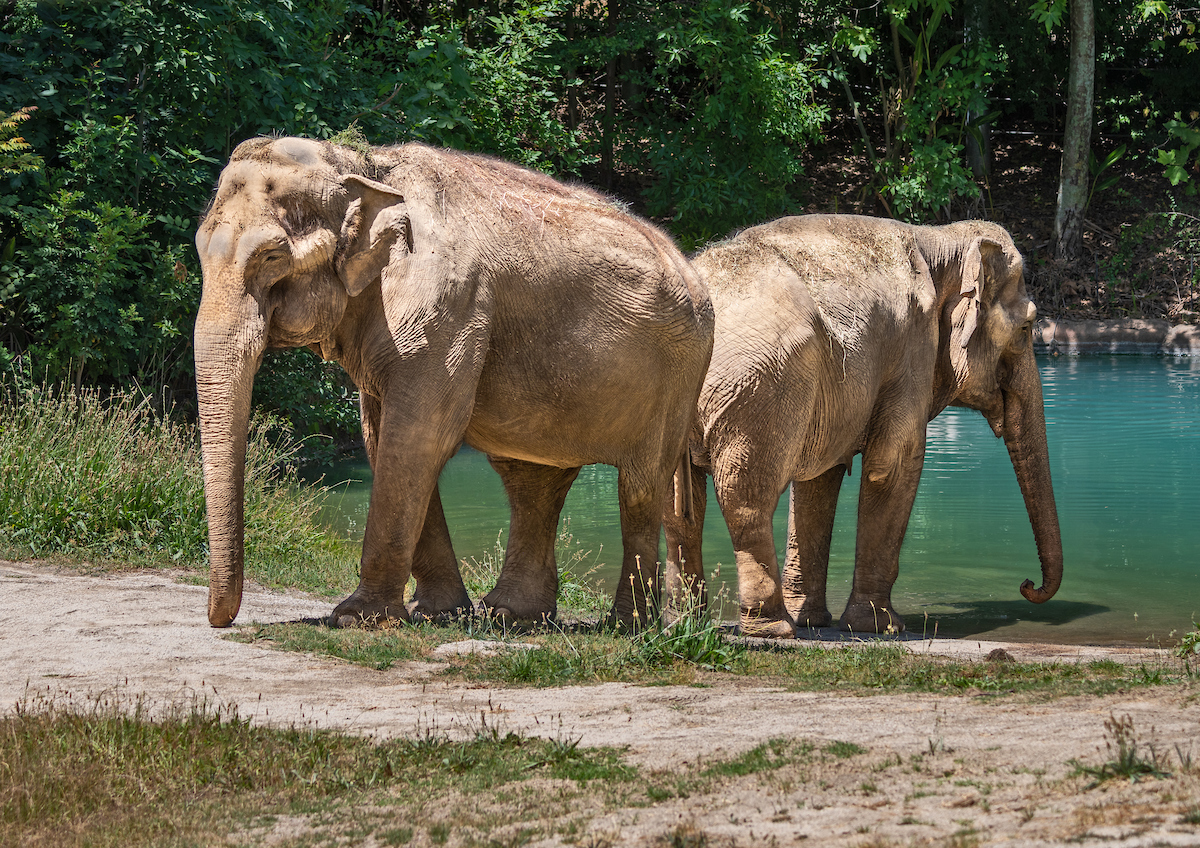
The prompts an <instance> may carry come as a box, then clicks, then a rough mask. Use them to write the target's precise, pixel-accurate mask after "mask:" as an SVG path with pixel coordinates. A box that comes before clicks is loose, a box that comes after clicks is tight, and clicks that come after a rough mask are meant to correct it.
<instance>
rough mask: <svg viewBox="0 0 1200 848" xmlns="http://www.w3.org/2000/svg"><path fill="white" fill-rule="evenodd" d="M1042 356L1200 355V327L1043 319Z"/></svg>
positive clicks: (1038, 339) (1038, 336)
mask: <svg viewBox="0 0 1200 848" xmlns="http://www.w3.org/2000/svg"><path fill="white" fill-rule="evenodd" d="M1033 344H1034V349H1035V350H1036V351H1037V352H1038V353H1049V354H1062V355H1067V356H1075V355H1080V354H1094V353H1120V354H1140V355H1143V356H1200V326H1198V325H1195V324H1174V325H1173V324H1171V323H1170V322H1169V321H1163V320H1158V319H1154V318H1122V319H1119V320H1111V321H1079V320H1073V319H1068V318H1062V319H1059V318H1042V319H1041V320H1039V321H1038V322H1037V324H1036V325H1035V326H1034V328H1033Z"/></svg>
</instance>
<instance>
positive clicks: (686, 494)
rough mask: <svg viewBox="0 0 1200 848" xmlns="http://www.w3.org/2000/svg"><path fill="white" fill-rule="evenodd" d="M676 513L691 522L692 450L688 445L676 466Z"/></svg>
mask: <svg viewBox="0 0 1200 848" xmlns="http://www.w3.org/2000/svg"><path fill="white" fill-rule="evenodd" d="M674 483H675V515H676V516H677V517H679V518H682V519H683V520H684V521H686V522H688V523H689V524H690V523H691V521H692V516H693V514H694V512H693V510H692V452H691V450H690V449H689V448H687V447H686V446H685V447H684V449H683V453H682V454H681V455H680V457H679V465H677V466H676V467H675V481H674Z"/></svg>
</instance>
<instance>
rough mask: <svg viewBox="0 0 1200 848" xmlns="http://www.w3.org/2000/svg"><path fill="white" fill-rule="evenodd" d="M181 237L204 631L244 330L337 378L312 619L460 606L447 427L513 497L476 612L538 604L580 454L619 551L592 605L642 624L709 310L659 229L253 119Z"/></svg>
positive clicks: (239, 499) (547, 184)
mask: <svg viewBox="0 0 1200 848" xmlns="http://www.w3.org/2000/svg"><path fill="white" fill-rule="evenodd" d="M196 248H197V251H198V253H199V256H200V263H201V268H202V272H203V292H202V296H201V302H200V307H199V312H198V315H197V318H196V326H195V337H194V341H195V345H194V348H195V361H196V384H197V396H198V406H199V419H200V433H201V448H202V456H203V465H204V485H205V500H206V508H207V517H208V527H209V542H210V554H211V572H210V583H209V602H208V618H209V622H210V623H211V624H212V625H213V626H214V627H221V626H227V625H229V624H230V623H232V621H233V620H234V618H235V616H236V615H237V612H238V609H239V606H240V603H241V590H242V579H243V565H244V544H243V542H244V526H245V525H244V506H243V499H244V472H245V455H246V442H247V427H248V422H249V415H250V395H251V388H252V385H253V380H254V375H255V373H256V371H257V370H258V368H259V367H260V365H261V362H262V356H263V352H264V350H266V349H268V348H287V347H302V346H306V347H308V348H310V349H312V350H313V351H314V352H316V353H318V354H319V355H320V356H322V357H323V358H324V359H326V360H332V361H336V362H338V363H339V364H340V365H341V366H342V367H343V368H344V369H345V371H346V372H347V374H348V375H349V376H350V378H351V379H352V380H353V382H354V384H355V385H356V386H357V387H358V391H359V396H360V412H361V418H362V429H363V440H364V443H365V445H366V451H367V457H368V460H369V462H370V464H371V467H372V469H373V472H374V484H373V489H372V494H371V502H370V505H369V508H368V514H367V521H366V528H365V536H364V540H363V545H362V555H361V561H360V568H359V583H358V586H357V588H356V589H355V590H354V592H353V593H352V594H351V595H350V596H349V597H347V598H346V599H345V600H343V601H342V602H341V603H339V604H338V605H337V606H336V607H335V609H334V610H333V614H332V616H331V617H330V622H331V623H332V624H335V625H343V626H344V625H349V624H353V623H355V622H359V621H372V620H380V619H387V618H391V619H399V620H410V619H411V618H412V617H413V616H425V617H431V618H432V617H438V616H442V615H449V614H455V613H458V612H463V611H468V610H470V609H471V599H470V598H469V597H468V596H467V592H466V589H465V588H464V585H463V582H462V578H461V576H460V575H459V571H458V564H457V561H456V560H455V557H454V551H453V548H452V546H451V542H450V536H449V530H448V528H447V526H446V519H445V516H444V513H443V510H442V503H441V498H440V494H439V492H438V486H437V481H438V476H439V474H440V472H441V470H442V467H443V465H444V464H445V463H446V461H447V460H448V459H449V458H450V456H452V455H453V454H454V453H455V451H456V450H457V449H458V448H459V446H460V445H461V444H462V443H464V442H465V443H467V444H469V445H471V446H473V447H475V448H476V449H478V450H480V451H482V452H484V453H486V454H487V455H488V456H489V457H490V459H491V461H492V463H493V465H494V466H495V467H496V469H497V471H499V473H500V475H501V477H502V478H503V482H504V485H505V489H506V491H507V492H508V495H509V497H510V501H511V507H512V526H511V531H510V536H509V542H508V549H507V551H506V558H505V563H504V567H503V568H502V571H501V574H500V576H499V577H498V580H497V583H496V586H495V588H494V589H493V590H492V591H491V592H489V593H488V594H487V595H486V597H485V598H484V599H483V600H482V602H481V603H482V605H483V606H484V607H485V608H486V609H487V610H488V611H489V612H492V613H494V614H497V615H502V616H511V617H513V618H517V619H533V620H538V619H542V618H546V617H549V616H553V615H554V614H555V611H556V609H555V594H556V588H557V570H556V568H555V562H554V535H555V529H556V525H557V521H558V513H559V511H560V510H561V509H562V504H563V499H564V498H565V496H566V492H567V490H568V489H569V487H570V485H571V482H572V481H573V480H574V478H575V475H576V474H577V473H578V471H579V469H580V467H581V466H583V465H588V464H592V463H606V464H610V465H613V466H616V468H617V469H618V497H619V503H620V516H621V533H622V541H623V547H624V551H623V560H622V572H621V574H622V578H621V581H620V584H619V585H618V587H617V591H616V595H615V598H614V601H613V611H612V615H613V616H614V617H615V618H616V619H617V621H618V622H620V623H622V624H626V625H636V624H637V623H638V622H644V621H646V620H647V617H648V615H649V614H650V613H651V607H652V604H653V601H654V599H655V598H656V597H657V596H656V593H657V591H658V575H657V573H656V569H657V568H658V561H659V557H658V544H659V532H660V526H661V518H660V515H659V503H660V500H661V499H662V497H663V495H664V492H666V491H668V490H670V488H671V482H672V475H673V474H674V473H675V471H676V468H677V466H679V465H680V464H681V463H682V462H683V457H684V455H685V453H686V445H687V438H688V431H689V428H690V426H691V414H692V412H691V411H692V409H693V408H694V406H695V401H696V397H697V396H698V394H699V392H700V386H701V383H702V382H703V379H704V374H705V371H706V369H707V366H708V359H709V356H710V354H711V351H712V330H713V321H714V317H713V312H712V305H711V303H710V302H709V299H708V294H707V292H706V290H705V287H704V284H703V282H702V280H701V278H700V276H699V275H698V274H697V273H696V272H695V271H694V270H693V269H692V268H691V266H690V265H689V264H688V262H687V260H686V259H685V258H684V256H683V255H682V254H681V253H680V252H679V250H678V249H677V248H676V246H675V244H674V242H672V241H671V239H670V238H669V237H667V236H666V235H665V234H664V233H663V232H661V231H660V230H659V229H657V228H655V227H654V226H652V225H650V224H649V223H647V222H645V221H643V220H641V219H639V218H637V217H635V216H633V215H630V214H628V213H627V212H626V211H624V210H623V209H622V208H621V207H619V206H618V205H617V204H615V203H614V202H613V201H611V200H609V199H608V198H607V197H605V196H603V195H601V194H598V193H596V192H594V191H592V190H590V189H586V188H582V187H573V186H568V185H565V184H562V183H560V182H558V181H556V180H554V179H552V178H550V177H548V176H546V175H544V174H541V173H538V172H535V171H532V170H528V169H525V168H521V167H519V166H516V165H514V164H511V163H508V162H505V161H502V160H499V159H495V158H490V157H485V156H480V155H472V154H467V153H462V152H458V151H453V150H447V149H439V148H434V147H431V146H427V145H423V144H420V143H409V144H403V145H397V146H389V147H370V148H366V149H363V150H358V149H352V148H350V147H347V146H342V145H335V144H332V143H328V142H323V141H316V140H311V139H301V138H258V139H252V140H249V141H245V142H243V143H241V144H240V145H238V146H237V148H236V149H235V150H234V151H233V153H232V155H231V157H230V160H229V162H228V163H227V165H226V166H225V168H224V169H223V170H222V172H221V175H220V178H219V181H218V184H217V187H216V191H215V194H214V197H213V200H212V202H211V203H210V205H209V208H208V209H207V211H206V212H205V214H204V216H203V218H202V220H201V222H200V224H199V226H198V229H197V233H196ZM410 576H411V577H412V578H413V579H414V581H415V589H414V592H413V596H412V598H411V599H409V600H407V601H406V599H405V589H406V585H407V583H408V581H409V578H410Z"/></svg>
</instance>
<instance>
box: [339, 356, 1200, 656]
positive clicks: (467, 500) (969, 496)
mask: <svg viewBox="0 0 1200 848" xmlns="http://www.w3.org/2000/svg"><path fill="white" fill-rule="evenodd" d="M1039 364H1040V367H1041V372H1042V382H1043V387H1044V393H1045V402H1046V424H1047V434H1048V439H1049V442H1050V456H1051V473H1052V474H1053V477H1054V487H1055V496H1056V499H1057V502H1058V509H1059V518H1060V522H1061V524H1062V536H1063V550H1064V555H1065V560H1066V564H1065V569H1064V577H1063V585H1062V588H1061V589H1060V590H1059V592H1058V594H1057V595H1056V596H1055V597H1054V598H1053V599H1052V600H1051V601H1049V602H1048V603H1046V604H1043V605H1040V606H1037V605H1034V604H1030V603H1029V602H1027V601H1026V600H1025V599H1024V598H1022V597H1021V596H1020V594H1019V592H1018V590H1017V587H1018V586H1019V585H1020V583H1021V581H1022V580H1024V579H1025V578H1029V579H1031V580H1033V581H1034V583H1035V584H1038V585H1040V584H1041V572H1040V568H1039V565H1038V560H1037V549H1036V547H1035V545H1034V541H1033V532H1032V531H1031V530H1030V527H1029V520H1028V518H1027V516H1026V513H1025V507H1024V503H1023V501H1022V499H1021V493H1020V489H1019V488H1018V486H1017V481H1016V477H1015V475H1014V474H1013V471H1012V466H1011V464H1010V463H1009V460H1008V454H1007V452H1006V451H1005V449H1004V443H1003V442H1002V441H1000V440H998V439H996V438H995V437H994V436H993V435H992V432H991V430H990V429H989V428H988V426H987V423H986V422H985V421H984V420H983V417H982V416H980V415H979V414H978V413H976V412H973V411H970V410H962V409H949V410H946V411H945V412H943V413H942V414H941V415H940V416H938V417H937V418H936V419H934V421H933V422H932V423H931V424H930V426H929V439H928V448H927V453H926V460H925V471H924V474H923V475H922V477H921V485H920V489H919V491H918V494H917V500H916V504H915V506H914V508H913V513H912V519H911V521H910V522H909V528H908V535H907V537H906V539H905V543H904V547H903V548H902V550H901V553H900V578H899V580H898V581H897V582H896V587H895V590H894V592H893V603H894V604H895V606H896V609H897V610H898V611H899V612H900V613H901V615H903V616H904V617H905V621H906V623H907V625H908V628H909V630H911V631H916V632H918V633H920V632H927V633H929V634H933V633H935V632H936V633H939V634H942V635H955V636H970V635H977V636H979V637H980V638H996V639H1007V640H1016V641H1053V642H1064V643H1095V644H1105V643H1123V644H1129V643H1133V644H1137V643H1146V642H1154V641H1158V640H1164V639H1170V637H1171V634H1172V633H1176V634H1178V633H1181V632H1185V631H1187V630H1190V629H1191V628H1192V624H1191V622H1192V621H1193V620H1194V619H1195V618H1196V617H1200V509H1198V508H1197V505H1198V504H1200V359H1196V358H1193V359H1187V358H1178V359H1176V358H1157V357H1139V356H1124V357H1122V356H1089V357H1052V358H1051V357H1047V358H1042V359H1040V360H1039ZM325 473H326V482H327V483H328V482H336V481H340V480H347V479H351V480H355V481H358V482H354V483H350V484H348V485H346V486H344V487H340V488H339V489H338V491H337V493H336V494H335V495H333V497H332V499H331V506H332V507H333V508H334V510H335V513H333V514H331V515H330V520H331V522H333V523H334V524H335V525H337V526H339V527H340V528H342V529H344V530H346V531H347V532H350V533H352V534H356V535H361V533H362V527H363V525H364V524H365V518H366V503H367V498H368V494H369V490H370V470H369V468H368V467H367V465H366V462H365V460H359V461H357V462H347V463H342V464H339V465H338V466H335V467H332V468H329V469H325ZM709 486H710V492H709V510H708V515H707V516H706V520H705V537H704V538H705V542H704V552H705V554H704V555H705V563H706V565H707V567H708V571H709V580H710V591H712V592H713V593H714V595H715V594H718V593H720V592H721V591H722V590H724V592H725V593H726V596H727V597H728V598H730V599H734V598H736V593H737V588H736V581H735V575H734V572H733V569H732V567H731V566H732V563H733V548H732V545H731V544H730V541H729V534H728V532H727V531H726V529H725V526H724V524H723V522H722V520H721V517H720V512H719V510H718V509H717V506H716V500H715V498H714V497H713V496H712V492H711V482H710V484H709ZM441 490H442V499H443V502H444V505H445V509H446V518H447V521H448V523H449V525H450V533H451V536H452V538H453V541H454V546H455V552H456V553H457V555H458V556H459V558H460V559H461V558H463V557H470V556H480V555H481V554H482V553H483V552H484V551H487V550H491V549H492V548H493V546H494V545H495V544H496V539H497V536H498V534H500V533H506V532H507V526H508V506H507V504H506V502H505V499H504V490H503V487H502V486H501V484H500V479H499V477H497V476H496V474H495V472H493V471H492V469H491V467H490V466H489V465H488V462H487V459H486V457H484V456H483V455H481V454H479V453H476V452H475V451H472V450H470V449H464V450H463V451H460V453H459V454H458V455H457V456H455V457H454V458H453V459H452V460H451V461H450V462H449V463H448V464H447V466H446V469H445V470H444V471H443V473H442V477H441ZM857 497H858V463H857V462H856V464H855V473H854V475H853V476H852V477H850V478H849V479H847V480H846V481H845V484H844V485H843V487H842V495H841V500H840V502H839V507H838V518H837V523H836V525H835V528H834V540H833V551H832V554H831V561H830V568H829V604H830V610H831V611H832V612H833V614H834V616H835V618H836V617H837V616H838V615H839V614H840V613H841V610H842V607H843V606H844V605H845V601H846V598H847V596H848V595H849V593H850V580H851V575H852V569H853V561H854V529H855V511H856V503H857ZM786 513H787V497H786V495H785V496H784V497H782V498H781V499H780V508H779V510H778V511H777V512H776V515H775V535H776V545H777V549H778V550H779V552H780V554H782V553H783V551H784V545H785V541H786V535H787V514H786ZM563 516H564V519H565V520H569V521H570V530H571V533H572V535H573V537H574V539H575V542H576V544H578V545H579V546H581V548H582V549H583V550H586V551H591V552H592V556H590V557H589V558H588V562H589V563H590V564H591V565H595V564H597V563H599V564H601V565H600V567H599V568H597V569H596V571H595V572H593V574H594V576H595V577H596V578H597V579H599V580H600V581H601V582H602V583H604V584H606V588H608V590H609V591H611V589H612V584H613V582H614V581H615V579H616V577H617V575H618V574H619V572H620V552H621V538H620V528H619V519H618V510H617V492H616V470H615V469H613V468H610V467H608V466H592V467H589V468H585V469H583V471H582V472H581V473H580V475H579V479H578V480H577V481H576V483H575V485H574V487H573V488H572V489H571V493H570V495H569V496H568V498H567V503H566V507H565V508H564V510H563Z"/></svg>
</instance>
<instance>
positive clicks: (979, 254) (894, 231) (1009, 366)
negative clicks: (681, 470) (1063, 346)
mask: <svg viewBox="0 0 1200 848" xmlns="http://www.w3.org/2000/svg"><path fill="white" fill-rule="evenodd" d="M693 264H694V265H695V267H696V268H697V269H699V270H700V271H701V273H702V274H703V275H704V276H705V279H706V282H707V284H708V288H709V294H710V296H711V298H712V301H713V307H714V309H715V310H716V314H717V326H716V336H715V344H714V347H713V355H712V364H711V366H710V367H709V371H708V376H707V377H706V378H705V381H704V388H703V389H702V390H701V393H700V399H699V402H698V404H697V407H696V419H695V422H694V425H693V431H692V437H691V456H692V463H693V466H692V476H693V480H692V481H691V486H690V488H691V492H692V497H693V498H694V499H695V500H694V503H693V512H694V514H695V516H696V517H697V519H700V518H702V517H703V514H704V509H705V503H704V500H705V497H706V487H705V482H706V480H705V477H706V474H707V472H709V471H711V473H712V476H713V483H714V487H715V491H716V496H717V500H718V502H719V503H720V507H721V510H722V513H723V515H724V518H725V522H726V524H727V526H728V527H729V532H730V535H731V536H732V539H733V547H734V551H735V553H736V560H737V569H738V586H739V601H740V606H741V624H742V628H743V632H744V633H746V634H749V635H756V636H773V637H783V638H790V637H792V636H794V635H795V634H794V630H793V625H794V624H795V625H799V626H810V627H820V626H826V625H828V624H830V623H831V621H832V617H831V616H830V613H829V610H828V608H827V604H826V599H825V580H826V574H827V570H828V566H829V546H830V539H831V536H832V532H833V519H834V510H835V509H836V507H837V498H838V491H839V489H840V487H841V484H842V478H843V477H844V476H845V475H847V474H849V473H850V471H851V467H852V462H853V458H854V456H855V455H856V454H861V455H862V472H861V473H862V482H861V490H860V493H859V501H858V538H857V544H856V548H855V561H854V584H853V589H852V590H851V593H850V599H849V601H848V602H847V604H846V610H845V612H844V613H842V617H841V622H840V623H841V626H842V628H843V629H852V630H855V631H860V632H861V631H865V632H884V631H887V630H902V629H903V628H904V622H903V620H902V619H901V617H900V616H899V615H898V614H897V613H896V611H895V610H894V609H893V608H892V600H891V593H892V586H893V584H894V583H895V582H896V576H897V574H898V571H899V555H900V545H901V542H902V541H903V540H904V533H905V530H906V529H907V526H908V519H909V514H910V513H911V511H912V506H913V499H914V498H915V496H916V492H917V482H918V481H919V479H920V476H921V467H922V464H923V462H924V457H925V428H926V425H927V424H928V422H929V421H930V420H932V419H933V417H934V416H936V415H937V414H938V413H939V412H941V411H942V410H943V409H945V408H946V407H947V406H951V405H953V406H965V407H970V408H972V409H977V410H979V411H980V412H982V413H983V415H984V417H985V418H986V419H987V421H988V424H990V425H991V428H992V430H993V432H995V434H996V435H997V436H999V437H1003V439H1004V442H1005V444H1006V445H1007V447H1008V452H1009V455H1010V458H1011V459H1012V464H1013V468H1014V469H1015V470H1016V474H1017V480H1018V482H1019V484H1020V487H1021V492H1022V495H1023V496H1024V499H1025V505H1026V508H1027V511H1028V513H1029V520H1030V522H1031V524H1032V526H1033V535H1034V539H1035V541H1036V543H1037V550H1038V555H1039V557H1040V559H1041V568H1042V585H1041V587H1040V588H1035V586H1034V584H1033V583H1032V582H1030V581H1028V580H1026V581H1025V583H1024V584H1023V585H1022V586H1021V594H1022V595H1024V596H1025V597H1026V598H1027V599H1028V600H1030V601H1032V602H1034V603H1042V602H1044V601H1046V600H1049V599H1050V598H1051V597H1052V596H1053V595H1054V593H1055V592H1056V591H1058V587H1059V583H1060V582H1061V580H1062V541H1061V538H1060V536H1059V527H1058V514H1057V511H1056V509H1055V505H1054V492H1053V489H1052V488H1051V484H1050V463H1049V457H1048V453H1047V448H1046V422H1045V418H1044V414H1043V409H1042V384H1041V378H1040V377H1039V376H1038V369H1037V364H1036V362H1035V361H1034V356H1033V345H1032V336H1031V330H1032V327H1033V322H1034V318H1035V316H1036V314H1037V310H1036V309H1035V307H1034V305H1033V303H1031V302H1030V300H1029V297H1028V295H1027V294H1026V292H1025V283H1024V279H1023V275H1022V267H1023V266H1022V261H1021V256H1020V254H1019V253H1018V252H1017V249H1016V248H1015V247H1014V245H1013V242H1012V238H1011V237H1010V236H1009V234H1008V233H1007V232H1005V231H1004V229H1003V228H1001V227H999V226H996V225H995V224H990V223H986V222H982V221H968V222H962V223H957V224H949V225H946V226H941V227H922V226H911V225H908V224H902V223H899V222H896V221H891V220H883V219H876V218H867V217H859V216H853V215H808V216H801V217H793V218H783V219H780V220H778V221H775V222H773V223H770V224H765V225H763V226H759V227H753V228H751V229H748V230H746V231H744V232H742V233H741V234H739V235H738V236H736V237H734V238H732V239H730V240H728V241H726V242H724V243H721V244H718V245H716V246H714V247H711V248H709V249H708V250H706V251H704V252H703V253H701V254H699V255H698V256H696V257H694V259H693ZM789 484H791V490H792V491H791V516H790V521H789V533H788V546H787V559H786V564H785V567H784V571H783V575H782V577H781V576H780V572H779V566H778V561H777V559H776V552H775V543H774V536H773V533H772V529H771V518H772V515H773V513H774V512H775V507H776V505H777V504H778V501H779V496H780V495H781V494H782V492H783V490H784V488H785V487H787V486H788V485H789ZM664 520H665V523H666V531H667V543H668V544H667V547H668V555H667V567H666V577H665V587H664V588H665V591H666V593H667V608H668V614H669V615H670V614H678V611H679V610H681V609H683V608H685V607H686V604H687V602H688V593H689V592H690V593H691V594H692V595H693V596H694V600H696V601H698V602H699V603H701V604H703V603H704V601H705V588H704V570H703V562H702V559H701V549H700V543H701V538H700V532H701V526H702V525H701V523H699V521H696V522H693V523H689V522H686V521H683V520H681V519H680V518H678V517H677V516H676V515H675V510H673V509H667V510H666V511H665V518H664ZM672 610H674V612H672Z"/></svg>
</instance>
